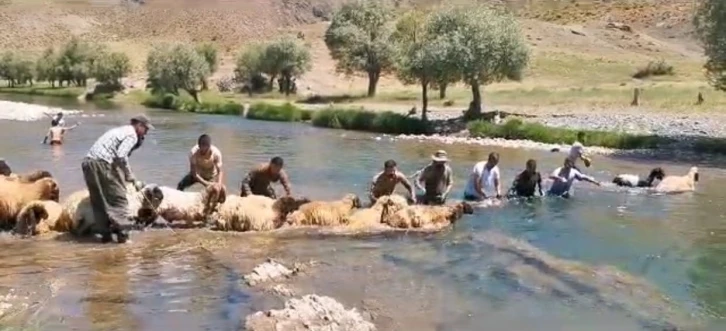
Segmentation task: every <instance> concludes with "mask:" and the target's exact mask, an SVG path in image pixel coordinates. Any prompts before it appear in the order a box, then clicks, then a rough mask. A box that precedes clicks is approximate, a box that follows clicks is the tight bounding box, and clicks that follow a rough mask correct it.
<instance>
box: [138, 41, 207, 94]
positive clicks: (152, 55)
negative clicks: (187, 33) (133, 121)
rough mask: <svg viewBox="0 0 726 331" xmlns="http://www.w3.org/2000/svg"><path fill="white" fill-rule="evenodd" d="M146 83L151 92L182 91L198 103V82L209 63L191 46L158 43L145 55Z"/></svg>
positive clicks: (204, 73)
mask: <svg viewBox="0 0 726 331" xmlns="http://www.w3.org/2000/svg"><path fill="white" fill-rule="evenodd" d="M146 70H147V72H148V82H147V86H148V87H149V88H150V89H151V90H152V92H153V93H172V94H178V93H179V90H184V91H186V92H187V93H189V95H191V96H192V97H193V98H194V100H196V101H197V102H199V90H200V87H201V85H202V81H204V80H205V79H207V77H209V75H210V71H209V64H208V63H207V61H206V60H205V59H204V57H202V56H201V55H200V54H199V53H198V52H197V51H196V50H195V49H194V48H193V47H192V46H190V45H186V44H176V45H159V46H157V47H155V48H154V49H152V50H151V52H149V55H148V57H147V58H146Z"/></svg>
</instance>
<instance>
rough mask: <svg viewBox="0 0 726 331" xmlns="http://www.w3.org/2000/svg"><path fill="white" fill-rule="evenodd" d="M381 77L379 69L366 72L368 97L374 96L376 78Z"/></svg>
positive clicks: (376, 85)
mask: <svg viewBox="0 0 726 331" xmlns="http://www.w3.org/2000/svg"><path fill="white" fill-rule="evenodd" d="M380 77H381V72H380V71H369V72H368V97H374V96H376V87H378V78H380Z"/></svg>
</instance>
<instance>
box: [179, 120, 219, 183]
mask: <svg viewBox="0 0 726 331" xmlns="http://www.w3.org/2000/svg"><path fill="white" fill-rule="evenodd" d="M223 181H224V171H223V170H222V152H221V151H220V150H219V149H218V148H217V147H216V146H214V145H212V138H211V137H210V136H209V135H207V134H203V135H201V136H199V139H197V144H196V145H195V146H194V147H192V150H191V151H190V152H189V173H188V174H187V175H186V176H184V178H182V180H181V181H180V182H179V184H178V185H177V188H176V189H177V190H179V191H184V190H185V189H186V188H188V187H189V186H192V185H194V184H196V183H199V184H202V185H204V187H208V186H210V185H216V186H217V189H218V190H220V191H222V194H224V195H226V193H225V192H224V185H222V183H223Z"/></svg>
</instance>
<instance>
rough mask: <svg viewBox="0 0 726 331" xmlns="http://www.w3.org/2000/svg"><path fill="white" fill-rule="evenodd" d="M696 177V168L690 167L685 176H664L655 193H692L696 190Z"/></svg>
mask: <svg viewBox="0 0 726 331" xmlns="http://www.w3.org/2000/svg"><path fill="white" fill-rule="evenodd" d="M698 177H699V176H698V168H697V167H691V169H689V170H688V173H687V174H686V175H685V176H666V177H665V178H663V179H662V180H661V181H660V183H658V186H656V187H655V191H656V192H658V193H683V192H693V191H695V190H696V183H698V179H699V178H698Z"/></svg>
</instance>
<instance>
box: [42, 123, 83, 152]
mask: <svg viewBox="0 0 726 331" xmlns="http://www.w3.org/2000/svg"><path fill="white" fill-rule="evenodd" d="M76 127H78V124H74V125H72V126H69V127H65V126H63V125H59V124H58V122H57V121H55V120H54V121H53V122H52V123H51V127H50V129H48V133H46V134H45V138H43V144H45V143H47V142H48V138H50V145H51V146H55V145H63V138H64V137H65V134H66V132H67V131H71V130H73V129H75V128H76Z"/></svg>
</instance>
